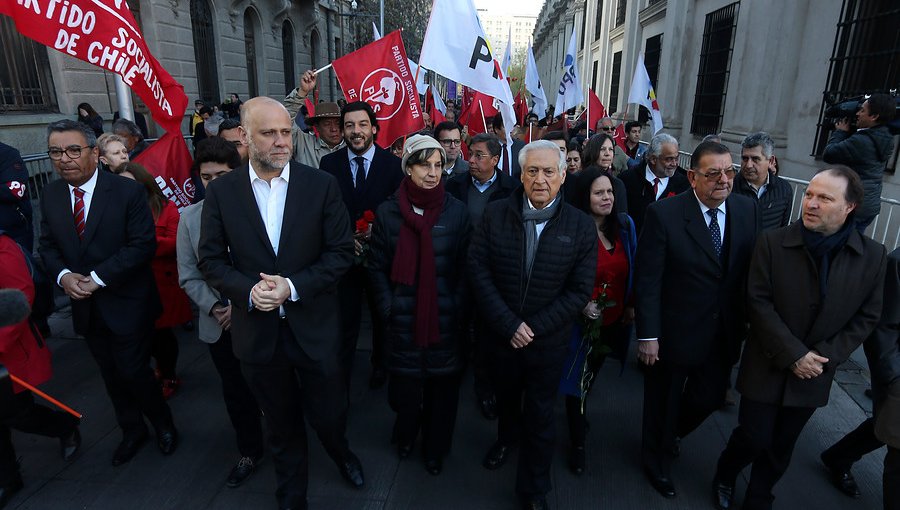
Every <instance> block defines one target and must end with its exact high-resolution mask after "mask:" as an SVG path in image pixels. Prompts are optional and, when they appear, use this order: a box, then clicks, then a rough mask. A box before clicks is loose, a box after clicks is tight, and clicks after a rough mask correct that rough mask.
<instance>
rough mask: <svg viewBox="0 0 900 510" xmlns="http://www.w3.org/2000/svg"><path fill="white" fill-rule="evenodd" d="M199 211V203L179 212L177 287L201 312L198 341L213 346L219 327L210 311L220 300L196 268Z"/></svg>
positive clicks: (217, 337) (220, 332)
mask: <svg viewBox="0 0 900 510" xmlns="http://www.w3.org/2000/svg"><path fill="white" fill-rule="evenodd" d="M202 211H203V201H202V200H201V201H200V202H198V203H196V204H194V205H190V206H188V207H185V208H184V210H183V211H181V219H180V220H179V221H178V238H177V241H176V245H175V249H176V253H177V255H178V284H179V285H181V288H182V289H184V291H185V292H186V293H187V295H188V296H189V297H190V298H191V300H192V301H193V302H194V303H196V304H197V308H198V309H199V311H200V313H199V315H200V320H199V322H200V327H199V337H200V340H202V341H204V342H206V343H208V344H212V343H216V342H217V341H218V340H219V337H220V336H221V335H222V328H221V327H219V322H218V321H217V320H216V319H215V318H214V317H213V316H212V315H210V311H212V308H213V306H215V305H216V303H219V302H220V301H221V297H220V295H219V293H218V291H216V290H215V289H213V288H212V287H210V286H209V285H208V284H207V283H206V280H205V279H204V278H203V273H201V272H200V270H199V269H198V268H197V262H198V261H199V260H200V259H199V257H198V256H197V247H198V245H199V244H200V214H201V212H202Z"/></svg>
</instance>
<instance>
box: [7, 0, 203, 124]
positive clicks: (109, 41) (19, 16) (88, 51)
mask: <svg viewBox="0 0 900 510" xmlns="http://www.w3.org/2000/svg"><path fill="white" fill-rule="evenodd" d="M0 14H5V15H7V16H9V17H10V18H12V20H13V22H14V23H15V24H16V29H17V30H18V31H19V33H21V34H22V35H24V36H25V37H28V38H30V39H34V40H35V41H37V42H39V43H41V44H43V45H45V46H48V47H50V48H53V49H56V50H58V51H60V52H62V53H65V54H67V55H71V56H73V57H75V58H77V59H80V60H83V61H85V62H89V63H91V64H94V65H95V66H97V67H101V68H103V69H105V70H107V71H110V72H112V73H113V74H118V75H119V76H121V77H122V79H123V80H124V81H125V83H126V84H127V85H128V86H129V87H131V90H133V91H134V92H135V94H137V95H138V97H140V98H141V99H142V100H143V101H144V103H146V104H147V106H148V107H149V108H150V112H151V115H152V116H153V120H155V121H156V122H157V123H158V124H159V125H160V126H162V128H163V129H165V130H166V131H167V132H175V133H180V132H181V120H182V118H183V116H184V111H185V109H186V108H187V96H186V95H185V94H184V87H182V86H181V84H179V83H178V82H176V81H175V79H174V78H172V76H170V75H169V73H168V72H166V70H165V69H163V67H162V66H161V65H160V64H159V62H157V61H156V59H155V58H153V55H151V54H150V50H149V49H147V43H146V41H145V40H144V36H143V35H141V33H140V31H139V30H138V29H137V23H136V22H135V21H134V16H132V15H131V11H129V10H128V4H127V3H125V2H124V1H122V0H0Z"/></svg>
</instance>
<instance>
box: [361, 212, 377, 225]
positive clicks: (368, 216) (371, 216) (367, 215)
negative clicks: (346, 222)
mask: <svg viewBox="0 0 900 510" xmlns="http://www.w3.org/2000/svg"><path fill="white" fill-rule="evenodd" d="M362 217H363V219H364V220H366V223H374V222H375V213H373V212H372V211H366V212H364V213H363V215H362Z"/></svg>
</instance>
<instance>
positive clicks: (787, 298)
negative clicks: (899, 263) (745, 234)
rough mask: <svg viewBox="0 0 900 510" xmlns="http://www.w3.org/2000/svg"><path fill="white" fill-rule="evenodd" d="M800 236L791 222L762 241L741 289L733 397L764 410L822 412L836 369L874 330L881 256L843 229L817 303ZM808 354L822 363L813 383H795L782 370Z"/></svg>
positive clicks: (815, 280) (814, 276)
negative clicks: (743, 324)
mask: <svg viewBox="0 0 900 510" xmlns="http://www.w3.org/2000/svg"><path fill="white" fill-rule="evenodd" d="M802 229H803V223H802V222H799V221H798V222H794V223H793V224H791V225H789V226H787V227H784V228H779V229H776V230H772V231H770V232H766V233H765V234H762V235H761V236H760V239H759V243H757V245H756V249H755V251H754V253H753V263H752V264H751V265H750V272H749V277H748V283H747V308H748V311H749V313H748V315H749V318H750V339H749V340H748V341H747V345H746V346H745V347H744V353H743V355H742V356H741V368H740V371H739V372H738V379H737V389H738V391H740V392H741V394H742V395H744V396H745V397H748V398H751V399H753V400H755V401H757V402H762V403H765V404H776V405H783V406H799V407H822V406H824V405H826V404H828V394H829V393H830V391H831V381H832V379H834V374H835V372H836V371H837V367H838V365H840V364H841V363H843V362H844V361H845V360H846V359H847V358H849V357H850V354H851V353H852V352H853V351H854V350H856V348H857V347H859V345H860V344H861V343H862V342H863V340H865V338H866V337H867V336H869V333H871V332H872V330H873V329H874V328H875V325H876V324H877V322H878V316H879V314H880V313H881V300H882V297H883V296H882V289H883V287H884V271H885V265H886V256H885V249H884V246H882V245H880V244H878V243H877V242H875V241H873V240H871V239H869V238H868V237H865V236H863V235H861V234H860V233H859V232H857V231H856V230H855V229H851V232H850V237H849V238H848V239H847V243H846V244H845V245H844V247H843V248H841V249H840V251H838V253H837V255H836V256H834V257H833V259H832V261H831V264H830V266H831V269H830V271H829V272H828V281H827V285H828V287H827V290H826V293H825V299H824V300H822V299H821V297H820V289H819V276H818V269H817V267H816V263H815V262H814V261H813V258H812V257H811V256H810V254H809V252H808V251H807V249H806V246H805V245H804V243H803V235H802ZM893 306H894V307H896V303H894V304H893ZM895 333H896V331H895ZM895 341H896V340H895ZM810 350H814V351H816V352H818V353H819V354H821V355H822V356H824V357H826V358H828V359H829V362H828V363H826V364H825V370H824V371H823V372H822V374H821V375H819V376H818V377H813V378H812V379H800V378H798V377H797V376H795V375H794V374H793V372H792V371H791V368H790V367H791V365H792V364H793V363H794V362H795V361H797V360H798V359H800V358H801V357H803V356H804V355H805V354H806V353H807V352H809V351H810Z"/></svg>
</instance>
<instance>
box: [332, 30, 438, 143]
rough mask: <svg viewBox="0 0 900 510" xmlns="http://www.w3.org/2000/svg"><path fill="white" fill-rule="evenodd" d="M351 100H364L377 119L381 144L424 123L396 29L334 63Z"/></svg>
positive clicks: (417, 129) (407, 62) (420, 127)
mask: <svg viewBox="0 0 900 510" xmlns="http://www.w3.org/2000/svg"><path fill="white" fill-rule="evenodd" d="M331 66H332V68H333V69H334V74H335V76H337V79H338V82H339V83H340V85H341V89H342V90H343V91H344V97H345V98H346V99H347V101H348V102H353V101H365V102H367V103H369V105H370V106H371V107H372V109H373V110H375V118H376V119H378V135H379V141H380V142H381V143H379V145H382V146H383V147H390V146H391V144H393V143H394V141H395V140H397V139H398V138H400V137H403V136H406V135H408V134H410V133H414V132H416V131H419V130H421V129H423V128H424V127H425V120H424V119H423V118H422V108H421V105H420V104H419V93H418V91H417V90H416V84H415V83H414V82H413V80H414V79H415V76H413V73H412V72H410V69H409V59H407V58H406V49H404V47H403V40H402V39H400V31H399V30H395V31H393V32H391V33H389V34H387V35H385V36H384V37H382V38H381V39H378V40H377V41H375V42H372V43H369V44H367V45H365V46H363V47H362V48H360V49H358V50H356V51H354V52H353V53H348V54H347V55H344V56H343V57H341V58H339V59H337V60H335V61H333V62H332V63H331Z"/></svg>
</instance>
